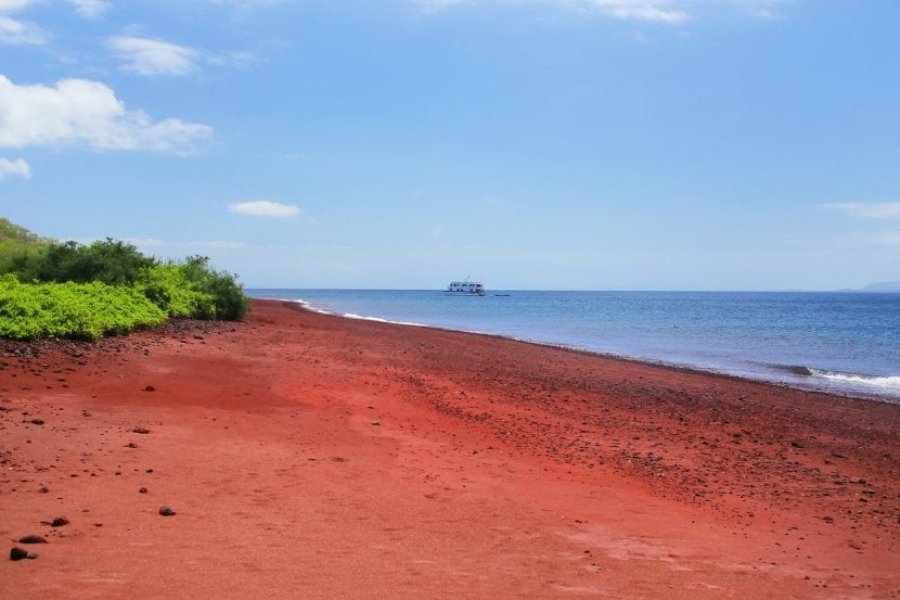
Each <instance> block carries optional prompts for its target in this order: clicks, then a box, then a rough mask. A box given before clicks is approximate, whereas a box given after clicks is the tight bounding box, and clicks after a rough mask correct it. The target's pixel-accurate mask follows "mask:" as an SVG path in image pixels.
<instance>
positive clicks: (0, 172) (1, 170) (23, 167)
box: [0, 158, 31, 180]
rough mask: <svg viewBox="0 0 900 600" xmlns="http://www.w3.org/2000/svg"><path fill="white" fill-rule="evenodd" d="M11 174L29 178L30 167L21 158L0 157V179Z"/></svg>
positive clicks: (11, 175)
mask: <svg viewBox="0 0 900 600" xmlns="http://www.w3.org/2000/svg"><path fill="white" fill-rule="evenodd" d="M13 176H17V177H21V178H23V179H31V167H29V166H28V163H27V162H25V161H24V160H22V159H21V158H17V159H16V160H9V159H7V158H0V180H2V179H4V178H6V177H13Z"/></svg>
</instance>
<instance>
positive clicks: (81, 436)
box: [0, 301, 900, 599]
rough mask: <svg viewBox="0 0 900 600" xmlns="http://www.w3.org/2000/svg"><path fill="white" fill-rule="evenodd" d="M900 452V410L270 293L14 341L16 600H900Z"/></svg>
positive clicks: (7, 394)
mask: <svg viewBox="0 0 900 600" xmlns="http://www.w3.org/2000/svg"><path fill="white" fill-rule="evenodd" d="M35 419H37V421H34V420H35ZM40 421H43V423H42V424H40ZM139 428H143V429H139ZM139 430H143V431H147V433H138V432H137V431H139ZM898 434H900V407H898V406H894V405H888V404H880V403H873V402H867V401H861V400H851V399H844V398H839V397H831V396H826V395H822V394H814V393H807V392H802V391H795V390H788V389H781V388H778V387H772V386H768V385H762V384H756V383H750V382H746V381H740V380H736V379H731V378H725V377H717V376H712V375H707V374H698V373H692V372H686V371H679V370H674V369H669V368H662V367H657V366H652V365H646V364H640V363H634V362H628V361H622V360H613V359H608V358H603V357H597V356H590V355H585V354H582V353H578V352H573V351H568V350H562V349H554V348H547V347H540V346H536V345H531V344H526V343H521V342H514V341H510V340H504V339H500V338H493V337H488V336H478V335H468V334H462V333H453V332H446V331H440V330H434V329H425V328H417V327H403V326H396V325H387V324H381V323H373V322H366V321H355V320H348V319H341V318H337V317H331V316H324V315H319V314H315V313H311V312H307V311H304V310H301V309H299V308H297V307H296V305H291V304H288V303H280V302H271V301H270V302H265V301H258V302H255V303H254V306H253V313H252V315H251V317H250V318H249V319H248V320H247V321H246V322H244V323H238V324H197V323H183V324H179V325H177V326H174V327H170V328H169V329H166V330H164V331H161V332H146V333H141V334H136V335H132V336H129V337H127V338H118V339H111V340H106V341H104V342H102V343H99V344H95V345H86V344H73V343H56V344H16V343H6V345H4V346H2V348H0V442H2V444H0V463H2V464H0V467H2V471H0V537H2V538H3V539H5V540H6V547H0V550H2V552H3V555H2V560H0V596H2V597H16V598H61V597H77V598H150V597H160V598H162V597H167V598H351V597H357V598H384V597H392V598H537V597H541V598H577V597H592V596H596V597H608V598H689V599H695V598H820V597H821V598H900V575H898V573H900V544H898V542H900V522H898V519H900V435H898ZM141 488H145V490H144V492H143V493H142V492H141ZM163 506H168V507H171V508H172V510H174V511H175V513H176V514H175V515H174V516H168V517H166V516H161V515H160V512H159V511H160V508H161V507H163ZM58 517H64V518H66V519H68V520H69V521H70V522H69V523H68V524H66V525H63V526H59V527H53V526H52V525H51V522H52V521H53V520H54V519H56V518H58ZM29 534H38V535H41V536H44V537H45V538H47V540H48V542H49V543H47V544H39V545H22V544H19V543H17V542H15V540H18V539H19V538H21V537H23V536H26V535H29ZM13 546H18V547H22V548H23V549H25V550H28V551H36V552H37V553H38V554H39V557H38V558H37V559H36V560H22V561H17V562H13V561H10V560H8V558H7V555H8V553H9V551H10V550H11V549H12V547H13Z"/></svg>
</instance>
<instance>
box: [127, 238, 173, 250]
mask: <svg viewBox="0 0 900 600" xmlns="http://www.w3.org/2000/svg"><path fill="white" fill-rule="evenodd" d="M122 241H123V242H127V243H129V244H131V245H132V246H137V247H138V248H159V247H160V246H165V245H166V243H165V242H164V241H162V240H160V239H157V238H125V239H123V240H122Z"/></svg>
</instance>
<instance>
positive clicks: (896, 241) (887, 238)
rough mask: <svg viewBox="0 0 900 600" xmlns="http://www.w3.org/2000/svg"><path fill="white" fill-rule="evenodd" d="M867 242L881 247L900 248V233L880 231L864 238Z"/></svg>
mask: <svg viewBox="0 0 900 600" xmlns="http://www.w3.org/2000/svg"><path fill="white" fill-rule="evenodd" d="M866 239H867V241H869V242H871V243H873V244H878V245H881V246H897V247H898V248H900V231H881V232H879V233H873V234H869V235H868V236H866Z"/></svg>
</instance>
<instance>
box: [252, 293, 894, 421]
mask: <svg viewBox="0 0 900 600" xmlns="http://www.w3.org/2000/svg"><path fill="white" fill-rule="evenodd" d="M417 291H419V290H417ZM423 291H424V290H423ZM811 293H815V292H811ZM253 299H254V300H262V301H276V302H288V303H293V304H298V305H300V306H301V307H303V308H304V309H305V310H309V311H311V312H314V313H318V314H321V315H326V316H333V317H338V318H344V319H353V320H360V321H371V322H374V323H385V324H389V325H398V326H404V327H422V328H426V329H435V330H439V331H447V332H451V333H465V334H472V335H483V336H488V337H495V338H500V339H505V340H509V341H514V342H521V343H525V344H534V345H537V346H543V347H547V348H558V349H563V350H569V351H572V352H580V353H584V354H587V355H592V356H599V357H603V358H609V359H612V360H623V361H627V362H633V363H637V364H648V365H656V366H660V367H665V368H670V369H676V370H684V371H689V372H695V373H698V374H709V375H715V376H719V377H730V378H734V379H738V380H740V381H746V382H748V383H763V384H766V385H772V386H775V387H784V388H787V389H793V390H798V391H805V392H815V393H824V394H828V395H833V396H839V397H842V398H852V399H854V400H863V401H868V402H882V403H887V404H894V405H898V406H900V391H898V392H895V393H891V392H887V391H882V392H880V393H879V392H876V391H867V390H863V389H860V390H856V389H854V387H853V386H854V385H856V386H862V385H866V384H859V383H857V384H853V385H851V384H849V383H847V382H845V383H843V384H835V383H833V382H830V383H826V382H825V381H817V380H816V379H815V375H814V374H813V373H812V372H814V371H819V369H813V368H811V367H807V366H803V365H775V364H773V365H769V367H770V368H771V369H772V370H773V372H781V373H791V374H793V375H795V376H799V375H798V373H796V371H797V370H798V369H803V370H806V371H809V373H807V374H802V375H803V377H807V378H810V379H811V382H809V383H805V382H804V381H796V382H792V381H785V380H779V379H774V378H772V377H767V376H766V375H764V374H759V375H758V376H757V377H753V376H752V375H747V374H741V373H735V372H731V371H729V370H728V369H727V367H721V368H719V367H714V366H707V367H704V366H702V365H694V364H690V363H681V362H677V361H670V360H666V359H656V358H652V357H644V356H632V355H628V354H617V353H615V352H608V351H603V350H594V349H591V348H588V347H582V346H575V345H570V344H564V343H555V342H548V341H542V340H537V339H529V338H522V337H516V336H514V335H507V334H503V333H494V332H490V331H477V330H466V329H453V328H451V327H444V326H441V325H430V324H428V323H418V322H412V321H395V320H392V319H385V318H382V317H374V316H365V315H357V314H354V313H341V312H336V311H332V310H329V309H325V308H317V307H315V306H313V304H312V303H311V302H309V301H307V300H304V299H302V298H300V299H294V298H281V297H254V298H253ZM833 374H835V375H853V374H851V373H843V374H842V373H837V372H835V373H833ZM870 387H871V386H870Z"/></svg>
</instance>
